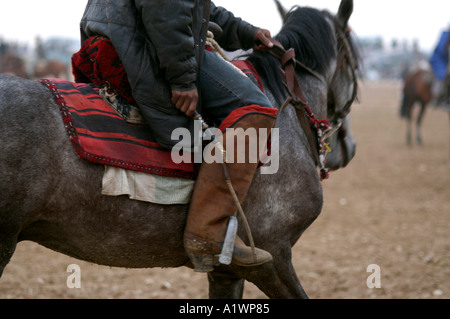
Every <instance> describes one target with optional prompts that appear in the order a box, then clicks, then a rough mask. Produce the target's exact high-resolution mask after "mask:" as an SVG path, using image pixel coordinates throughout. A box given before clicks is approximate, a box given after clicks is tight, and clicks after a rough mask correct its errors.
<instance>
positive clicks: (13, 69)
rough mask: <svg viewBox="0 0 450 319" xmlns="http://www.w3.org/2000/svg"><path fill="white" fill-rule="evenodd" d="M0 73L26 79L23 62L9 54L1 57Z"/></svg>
mask: <svg viewBox="0 0 450 319" xmlns="http://www.w3.org/2000/svg"><path fill="white" fill-rule="evenodd" d="M0 73H3V74H9V75H15V76H19V77H21V78H28V75H27V71H26V65H25V60H24V59H22V58H21V57H19V56H17V55H15V54H11V53H6V54H4V55H3V56H2V57H1V60H0Z"/></svg>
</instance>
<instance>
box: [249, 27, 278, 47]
mask: <svg viewBox="0 0 450 319" xmlns="http://www.w3.org/2000/svg"><path fill="white" fill-rule="evenodd" d="M271 38H272V36H271V35H270V31H269V30H266V29H259V30H258V32H256V34H255V45H254V46H253V50H258V51H263V52H267V51H269V49H271V48H272V47H273V43H272V41H271V40H270V39H271Z"/></svg>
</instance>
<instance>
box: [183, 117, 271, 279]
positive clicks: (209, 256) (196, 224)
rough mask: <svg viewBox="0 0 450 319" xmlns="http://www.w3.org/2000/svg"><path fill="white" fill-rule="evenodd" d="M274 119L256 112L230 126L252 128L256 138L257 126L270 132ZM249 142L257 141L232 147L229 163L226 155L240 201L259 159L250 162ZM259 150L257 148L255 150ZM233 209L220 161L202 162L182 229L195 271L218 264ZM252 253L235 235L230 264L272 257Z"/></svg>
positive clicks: (257, 262)
mask: <svg viewBox="0 0 450 319" xmlns="http://www.w3.org/2000/svg"><path fill="white" fill-rule="evenodd" d="M275 121H276V119H275V118H273V117H271V116H267V115H263V114H257V113H255V114H249V115H246V116H244V117H243V118H241V119H240V120H239V121H238V122H237V123H235V124H234V125H233V128H234V129H237V128H242V129H243V131H244V132H245V131H246V130H247V129H248V128H255V129H256V132H257V136H258V139H259V129H260V128H265V129H267V130H268V132H270V130H271V129H272V128H273V126H274V125H275ZM234 132H235V133H233V134H235V135H239V134H236V132H238V131H236V130H235V131H234ZM227 134H232V133H230V132H229V131H228V133H227V132H225V133H224V134H223V135H222V139H221V140H222V142H223V146H224V149H225V150H226V149H227V145H226V141H227V138H226V136H227ZM235 141H236V139H235ZM250 143H257V141H252V142H249V139H248V138H246V139H245V143H240V144H241V145H233V147H234V149H235V151H234V160H233V161H232V162H230V158H228V159H227V164H226V165H227V168H228V172H229V175H230V179H231V183H232V185H233V188H234V190H235V192H236V195H237V197H238V199H239V202H240V203H242V202H243V201H244V199H245V197H246V195H247V191H248V189H249V187H250V185H251V183H252V179H253V176H254V174H255V171H256V169H257V167H258V162H259V156H258V159H257V161H256V163H250V160H249V154H248V153H249V152H248V151H249V148H250ZM234 144H236V142H234ZM237 144H239V143H237ZM242 144H243V145H242ZM254 145H255V144H253V145H252V147H253V146H254ZM256 145H258V144H256ZM261 151H262V150H258V152H261ZM238 152H245V160H244V163H237V160H238V158H237V154H238ZM228 154H229V153H228ZM241 155H242V153H241ZM258 155H259V154H258ZM253 161H254V160H253ZM236 211H237V206H236V204H235V202H234V200H233V198H232V196H231V193H230V191H229V189H228V187H227V185H226V183H225V176H224V171H223V167H222V164H221V163H218V162H213V163H210V164H209V163H206V162H204V163H202V165H201V167H200V171H199V175H198V179H197V181H196V183H195V186H194V192H193V195H192V199H191V204H190V208H189V214H188V218H187V223H186V228H185V232H184V246H185V249H186V252H187V254H188V256H189V258H190V260H191V262H192V263H193V265H194V270H195V271H198V272H209V271H212V270H214V267H213V266H214V265H218V255H219V254H220V253H221V250H222V245H223V241H224V239H225V235H226V231H227V226H228V220H229V217H230V216H233V215H234V214H235V213H236ZM255 255H256V260H255V258H254V256H253V252H252V249H251V248H250V247H248V246H246V245H245V244H244V242H243V241H242V240H241V239H240V238H239V237H238V236H236V240H235V246H234V251H233V259H232V264H235V265H239V266H248V267H249V266H257V265H261V264H263V263H266V262H268V261H270V260H272V256H271V254H270V253H268V252H266V251H264V250H261V249H258V248H256V254H255Z"/></svg>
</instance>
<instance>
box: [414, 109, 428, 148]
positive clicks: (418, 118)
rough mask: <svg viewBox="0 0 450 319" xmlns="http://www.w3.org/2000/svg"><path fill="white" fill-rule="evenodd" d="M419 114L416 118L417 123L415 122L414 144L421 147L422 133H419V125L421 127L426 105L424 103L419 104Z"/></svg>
mask: <svg viewBox="0 0 450 319" xmlns="http://www.w3.org/2000/svg"><path fill="white" fill-rule="evenodd" d="M420 106H421V107H420V112H419V115H418V116H417V122H416V142H417V145H420V146H422V132H421V125H422V119H423V115H424V113H425V108H426V104H425V103H424V102H421V104H420Z"/></svg>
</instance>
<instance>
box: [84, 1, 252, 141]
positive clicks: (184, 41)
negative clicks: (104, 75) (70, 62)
mask: <svg viewBox="0 0 450 319" xmlns="http://www.w3.org/2000/svg"><path fill="white" fill-rule="evenodd" d="M209 21H212V22H215V23H217V24H218V25H219V26H220V27H222V29H223V33H222V35H221V36H219V37H218V38H216V40H217V42H218V43H219V44H220V45H221V46H222V47H223V48H224V49H226V50H229V51H233V50H237V49H249V48H251V47H252V46H253V44H254V37H255V34H256V32H257V30H258V28H256V27H254V26H252V25H250V24H248V23H247V22H244V21H243V20H241V19H239V18H236V17H234V15H233V14H232V13H230V12H229V11H227V10H225V9H224V8H221V7H216V6H215V5H214V4H213V3H211V1H210V0H89V2H88V4H87V7H86V10H85V13H84V15H83V18H82V20H81V24H80V27H81V40H82V41H84V40H86V39H87V38H88V37H90V36H93V35H103V36H106V37H107V38H109V39H110V40H111V42H112V44H113V46H114V47H115V49H116V51H117V54H118V56H119V58H120V59H121V61H122V63H123V65H124V67H125V70H126V71H127V75H128V79H129V82H130V85H131V87H132V91H133V97H134V98H135V100H136V101H137V103H138V104H139V106H140V107H141V110H142V109H145V108H150V110H147V111H144V116H146V117H147V118H150V121H151V122H152V123H150V125H151V126H155V125H157V126H158V123H161V124H159V125H160V126H163V127H153V130H154V131H156V130H159V129H160V128H161V129H165V130H166V131H169V129H170V130H172V129H173V128H176V127H180V126H184V127H186V126H189V123H188V122H189V119H187V118H186V116H185V115H184V114H182V113H181V112H180V111H178V110H177V109H176V108H175V106H174V105H173V104H172V103H171V102H170V100H171V91H172V90H173V89H176V90H191V89H193V88H194V87H195V83H196V80H197V74H198V66H199V65H200V64H201V63H200V62H201V58H202V54H203V52H204V48H205V39H206V31H207V25H208V22H209ZM200 94H201V92H200ZM154 111H157V113H155V112H154ZM161 112H162V113H163V114H160V113H161ZM164 114H166V115H172V116H173V115H175V117H172V118H169V117H167V116H165V115H164ZM151 118H153V119H155V121H152V119H151ZM153 122H156V123H153ZM191 124H192V123H191ZM169 138H170V137H169ZM175 143H176V141H174V142H173V143H169V144H172V145H173V144H175ZM161 144H165V143H164V142H163V143H161ZM166 146H170V145H166Z"/></svg>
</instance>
